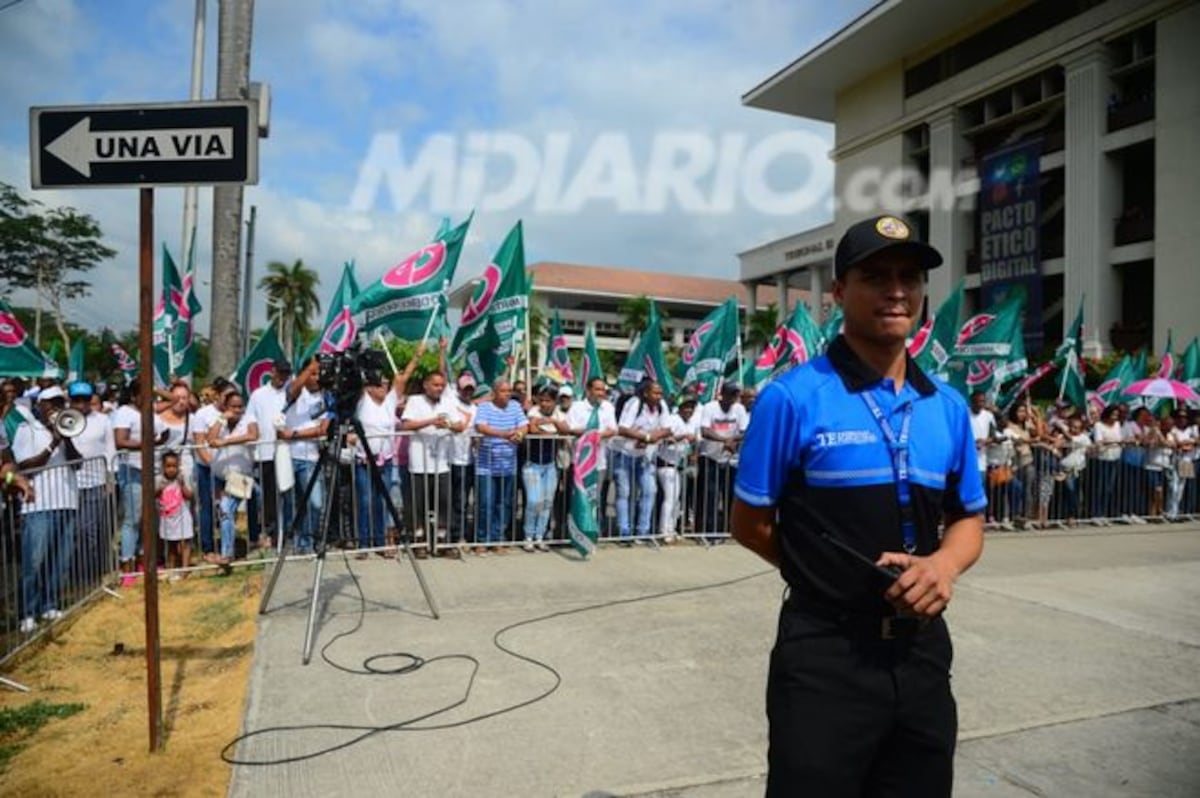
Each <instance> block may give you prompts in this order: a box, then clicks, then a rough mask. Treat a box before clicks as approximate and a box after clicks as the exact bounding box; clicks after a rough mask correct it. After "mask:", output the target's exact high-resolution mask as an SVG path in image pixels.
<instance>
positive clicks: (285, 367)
mask: <svg viewBox="0 0 1200 798" xmlns="http://www.w3.org/2000/svg"><path fill="white" fill-rule="evenodd" d="M271 368H273V369H275V370H276V371H278V372H279V373H280V374H291V373H292V361H290V360H288V359H287V358H286V357H277V358H275V362H274V363H272V364H271Z"/></svg>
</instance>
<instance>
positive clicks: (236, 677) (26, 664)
mask: <svg viewBox="0 0 1200 798" xmlns="http://www.w3.org/2000/svg"><path fill="white" fill-rule="evenodd" d="M260 586H261V571H259V570H257V569H256V570H255V571H251V572H246V571H237V572H234V573H233V574H232V575H229V576H223V577H220V576H218V577H213V576H200V575H194V576H192V577H191V578H189V579H184V580H181V581H178V582H161V583H160V585H159V605H160V608H159V619H160V620H159V626H160V629H161V636H162V644H161V651H162V707H163V724H164V733H163V739H164V740H165V746H164V750H163V752H161V753H159V754H150V753H149V750H148V749H149V740H150V738H149V714H148V710H147V704H146V701H147V696H146V656H145V642H146V635H145V607H144V603H143V594H142V589H141V586H140V584H139V585H138V586H136V587H133V588H126V589H123V590H121V594H122V596H123V599H122V600H117V599H114V598H112V597H109V596H104V597H102V598H100V599H98V600H97V601H95V602H93V603H92V604H91V605H90V606H88V607H87V608H85V609H84V610H82V611H81V612H79V613H78V614H77V615H76V616H73V617H72V618H71V619H70V620H68V621H65V622H62V623H60V624H59V626H58V628H57V629H56V630H55V631H54V632H53V634H52V637H51V639H49V640H48V641H46V642H44V643H39V644H35V645H34V646H32V647H31V648H30V649H29V650H27V651H26V652H22V654H21V655H19V656H18V657H17V658H16V661H14V662H10V663H8V664H7V665H6V666H5V668H4V669H3V671H2V672H0V675H3V676H5V677H7V678H10V679H13V680H15V681H18V682H20V683H22V684H24V685H26V686H28V687H30V688H32V692H31V693H17V692H14V691H11V690H8V689H6V688H0V716H3V719H4V720H5V721H6V722H4V723H0V769H2V770H0V795H20V796H76V795H120V794H125V795H153V796H174V795H180V796H183V795H186V796H193V795H195V796H209V795H211V796H221V795H225V793H226V792H227V789H228V785H229V779H230V772H231V769H230V766H229V765H226V764H225V763H224V762H222V761H221V759H220V756H219V754H220V751H221V749H222V748H224V746H225V745H226V744H227V743H228V742H229V741H230V740H232V739H233V738H234V736H235V735H236V734H237V733H238V727H239V725H240V723H241V717H242V708H243V705H244V702H245V695H246V682H247V678H248V676H249V672H250V665H251V656H252V654H253V651H254V635H255V615H256V613H257V610H258V598H259V591H260ZM39 700H40V701H43V702H46V703H47V704H50V705H53V706H54V707H56V708H58V714H60V715H69V716H68V717H58V716H54V717H48V718H47V719H46V720H45V722H44V725H41V726H40V728H37V729H36V730H33V731H29V727H28V726H26V727H25V728H24V729H21V728H18V729H17V730H16V731H14V730H13V724H12V723H11V720H12V718H13V717H15V716H22V717H28V716H32V715H42V716H45V715H48V714H51V715H53V714H54V713H53V712H49V713H48V712H46V711H43V710H46V709H47V708H46V707H44V706H43V707H38V706H34V703H35V702H36V701H39ZM73 704H75V705H83V708H82V709H78V708H77V707H70V705H73ZM76 710H77V711H76ZM72 711H74V714H71V712H72Z"/></svg>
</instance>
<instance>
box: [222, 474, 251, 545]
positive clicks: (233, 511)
mask: <svg viewBox="0 0 1200 798" xmlns="http://www.w3.org/2000/svg"><path fill="white" fill-rule="evenodd" d="M216 484H217V487H218V488H220V489H221V491H222V493H221V501H220V502H219V503H218V504H217V517H218V518H220V521H221V551H220V555H221V556H222V557H227V558H229V559H232V558H233V537H234V531H233V520H234V518H236V517H237V510H238V505H240V504H241V503H242V500H241V499H238V498H236V497H234V496H230V495H229V494H228V493H225V492H224V490H225V481H224V480H217V483H216ZM251 542H253V539H252V540H251Z"/></svg>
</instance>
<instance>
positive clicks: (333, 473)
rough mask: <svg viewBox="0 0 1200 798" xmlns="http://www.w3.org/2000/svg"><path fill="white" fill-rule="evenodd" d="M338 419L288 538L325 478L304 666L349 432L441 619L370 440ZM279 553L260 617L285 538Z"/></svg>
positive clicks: (262, 610) (352, 421)
mask: <svg viewBox="0 0 1200 798" xmlns="http://www.w3.org/2000/svg"><path fill="white" fill-rule="evenodd" d="M338 416H339V417H338V418H337V419H335V420H333V421H331V422H330V424H329V430H328V431H327V432H326V434H325V437H324V439H323V442H322V445H321V447H320V455H319V457H318V460H317V467H316V468H314V469H313V470H312V473H311V474H309V476H308V481H307V482H306V483H305V484H304V489H303V491H302V492H301V493H300V495H299V496H297V497H296V501H298V502H299V505H300V506H299V507H297V508H296V512H295V514H294V516H293V517H292V522H291V523H290V524H289V525H288V535H289V536H290V537H291V539H292V540H295V539H296V532H297V530H299V529H300V528H301V524H303V523H304V518H305V515H306V514H307V512H308V500H309V497H310V496H311V495H312V492H313V488H314V486H315V485H316V483H317V480H318V479H320V478H321V476H322V474H324V475H325V485H326V486H328V490H327V491H326V492H325V501H324V503H323V505H322V507H321V519H320V523H319V524H318V526H317V531H316V534H314V535H313V551H314V552H315V553H316V568H315V569H314V571H313V586H312V596H311V597H310V599H309V604H308V624H307V626H306V627H305V630H304V658H303V662H304V664H305V665H307V664H308V663H309V660H311V659H312V644H313V627H314V626H315V625H316V621H317V604H318V602H319V599H320V593H321V575H322V573H323V572H324V570H325V554H326V552H327V551H328V548H329V525H330V522H331V521H332V517H333V507H334V502H335V501H336V500H337V492H338V489H339V485H338V472H339V470H340V469H339V468H338V465H339V456H340V454H341V452H342V450H343V448H344V447H345V445H346V435H347V434H348V433H349V432H353V433H354V434H355V435H357V436H358V440H359V441H360V442H361V443H362V447H363V450H364V451H365V452H366V458H367V468H368V470H369V471H370V473H371V484H372V486H373V487H374V489H375V490H377V491H379V492H380V494H381V495H382V497H383V501H384V504H385V505H386V507H387V512H388V516H389V517H390V518H391V520H392V523H393V524H395V528H396V530H398V532H399V534H400V546H401V548H403V550H404V553H405V554H406V555H408V561H409V563H411V564H412V568H413V572H414V573H415V574H416V575H417V582H418V583H419V584H420V585H421V592H422V593H424V594H425V601H426V602H427V603H428V604H429V611H430V612H431V613H433V617H434V618H435V619H436V618H438V617H439V614H438V609H437V604H436V603H435V602H434V600H433V594H432V593H430V592H429V585H427V584H426V583H425V576H424V575H423V574H422V573H421V568H420V566H418V565H417V561H416V558H415V557H413V556H412V551H411V549H410V548H409V540H408V535H409V532H408V530H407V529H406V528H405V527H404V525H403V524H402V523H401V519H400V513H399V512H398V511H397V510H396V505H395V504H394V503H393V502H392V497H391V493H390V492H389V491H388V490H387V488H386V486H385V485H384V483H383V473H382V470H381V468H380V466H379V464H378V463H377V462H376V461H375V453H374V452H372V451H371V444H370V442H369V441H368V440H367V436H366V433H365V432H363V426H362V422H360V421H359V420H358V419H356V418H353V417H350V418H345V419H343V418H341V417H340V416H341V414H340V413H339V414H338ZM297 487H299V486H297ZM278 551H279V554H278V556H277V557H276V559H275V568H274V569H273V570H272V571H271V578H270V580H269V581H268V582H267V586H266V589H265V590H263V596H262V601H261V602H260V603H259V606H258V614H259V615H266V614H267V605H268V604H269V603H270V601H271V594H272V593H273V592H274V591H275V583H276V582H278V581H279V575H280V574H281V573H282V572H283V565H284V561H285V559H286V558H285V557H284V556H283V549H282V538H281V541H280V547H279V549H278Z"/></svg>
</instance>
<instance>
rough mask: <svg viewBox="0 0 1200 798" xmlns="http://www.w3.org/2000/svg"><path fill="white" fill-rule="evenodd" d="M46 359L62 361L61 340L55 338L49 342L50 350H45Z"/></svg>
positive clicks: (56, 361)
mask: <svg viewBox="0 0 1200 798" xmlns="http://www.w3.org/2000/svg"><path fill="white" fill-rule="evenodd" d="M46 359H47V360H53V361H54V362H55V363H61V362H62V341H60V340H59V339H57V338H55V339H54V340H53V341H51V342H50V351H48V352H46Z"/></svg>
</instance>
